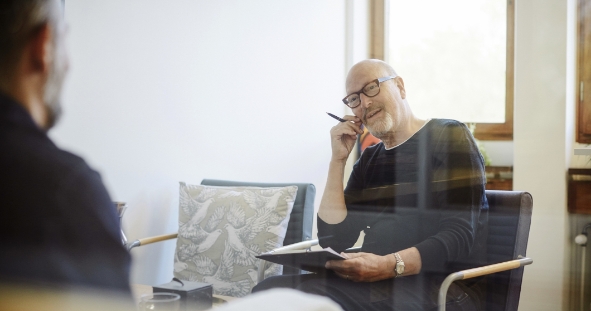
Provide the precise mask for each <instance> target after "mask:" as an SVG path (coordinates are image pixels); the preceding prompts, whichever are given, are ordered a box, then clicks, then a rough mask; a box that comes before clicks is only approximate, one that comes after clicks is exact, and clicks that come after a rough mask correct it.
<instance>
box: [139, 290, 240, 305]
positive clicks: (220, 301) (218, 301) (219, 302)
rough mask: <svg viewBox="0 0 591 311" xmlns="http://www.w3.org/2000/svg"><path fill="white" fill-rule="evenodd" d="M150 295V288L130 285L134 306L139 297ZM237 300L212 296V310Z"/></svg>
mask: <svg viewBox="0 0 591 311" xmlns="http://www.w3.org/2000/svg"><path fill="white" fill-rule="evenodd" d="M151 293H152V286H150V285H144V284H131V294H132V295H133V299H134V301H135V304H136V305H137V304H139V302H140V297H141V296H142V295H145V294H151ZM237 299H240V298H236V297H230V296H223V295H216V294H213V301H212V305H213V309H215V308H216V307H219V306H222V305H224V304H226V303H228V302H230V301H232V300H237Z"/></svg>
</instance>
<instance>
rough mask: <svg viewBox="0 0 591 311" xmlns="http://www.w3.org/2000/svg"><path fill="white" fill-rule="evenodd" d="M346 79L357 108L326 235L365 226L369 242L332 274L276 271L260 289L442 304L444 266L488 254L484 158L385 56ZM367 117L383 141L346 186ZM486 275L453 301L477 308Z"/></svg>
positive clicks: (334, 173)
mask: <svg viewBox="0 0 591 311" xmlns="http://www.w3.org/2000/svg"><path fill="white" fill-rule="evenodd" d="M346 89H347V94H348V95H347V96H346V97H345V98H344V99H343V102H344V104H345V105H347V106H349V108H351V110H352V111H353V114H354V115H352V116H351V115H347V116H344V117H343V120H344V121H345V122H340V123H339V124H337V125H336V126H334V127H333V128H332V129H331V131H330V135H331V146H332V158H331V161H330V164H329V171H328V178H327V183H326V188H325V190H324V194H323V196H322V200H321V203H320V209H319V211H318V219H317V225H318V238H319V240H320V245H321V246H322V247H331V248H332V249H334V250H335V251H338V252H342V251H344V250H345V249H347V248H349V247H351V246H353V245H354V243H355V242H356V241H357V239H358V237H359V233H360V231H364V232H365V237H364V242H363V246H362V249H361V252H360V253H347V254H345V253H343V254H344V256H345V257H347V259H346V260H332V261H329V262H328V263H327V264H326V268H327V269H328V270H329V272H328V273H326V274H325V275H303V276H292V277H275V278H270V279H268V280H266V281H264V282H263V283H261V284H260V285H258V286H257V287H256V288H255V291H258V290H262V289H266V288H271V287H277V286H280V287H281V286H287V287H294V288H297V289H299V290H302V291H305V292H309V293H315V294H319V295H324V296H327V297H329V298H331V299H333V300H334V301H336V302H338V303H339V304H340V305H341V306H342V307H343V308H344V309H345V310H434V309H436V308H437V291H438V288H439V285H440V284H441V282H442V281H443V279H444V278H445V276H447V275H448V274H449V273H451V272H453V271H457V270H461V269H464V268H469V267H473V266H476V265H479V264H482V263H483V262H484V261H485V256H486V253H485V251H486V250H485V249H484V245H485V242H486V241H485V239H486V230H487V219H488V203H487V201H486V196H485V192H484V186H485V183H486V179H485V175H484V161H483V159H482V156H481V155H480V153H479V151H478V148H477V146H476V144H475V142H474V139H473V137H472V135H471V133H470V132H469V131H468V129H467V128H466V126H465V125H464V124H462V123H460V122H458V121H454V120H447V119H431V120H423V119H420V118H417V117H416V116H415V115H414V114H413V113H412V110H411V108H410V105H409V103H408V101H407V94H406V90H405V88H404V82H403V80H402V78H401V77H399V76H398V75H397V74H396V72H395V71H394V69H392V67H390V66H389V65H388V64H386V63H385V62H383V61H379V60H365V61H362V62H360V63H358V64H356V65H355V66H353V67H352V68H351V70H350V71H349V74H348V76H347V80H346ZM433 104H436V103H433ZM362 125H363V126H365V127H367V129H368V130H369V132H370V133H371V134H373V135H374V136H375V137H377V138H379V139H380V140H381V142H380V143H379V144H377V145H375V146H372V147H368V148H367V149H366V150H365V151H364V152H363V154H362V155H361V157H360V158H359V160H358V161H357V162H356V163H355V166H354V168H353V172H352V173H351V176H350V177H349V180H348V183H347V187H346V188H345V189H343V182H342V181H343V179H344V177H345V176H344V168H345V163H346V161H347V158H348V157H349V155H350V153H351V151H352V150H353V147H354V145H355V142H356V140H357V137H358V135H360V134H362V133H363V129H362ZM481 283H482V280H481V279H472V280H469V281H467V282H456V283H454V284H453V285H452V288H450V290H449V292H448V304H447V307H448V310H478V309H479V308H480V304H481V303H480V301H479V299H480V298H481V297H480V295H479V293H480V290H481V286H482V284H481Z"/></svg>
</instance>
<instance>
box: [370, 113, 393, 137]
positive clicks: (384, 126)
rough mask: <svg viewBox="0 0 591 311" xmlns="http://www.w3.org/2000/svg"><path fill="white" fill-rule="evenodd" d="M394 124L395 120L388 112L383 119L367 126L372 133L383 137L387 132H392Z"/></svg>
mask: <svg viewBox="0 0 591 311" xmlns="http://www.w3.org/2000/svg"><path fill="white" fill-rule="evenodd" d="M393 125H394V121H393V120H392V117H391V116H390V115H389V114H386V115H385V116H384V119H383V120H380V121H379V122H375V123H374V124H373V125H371V126H370V125H367V124H366V125H365V126H366V127H367V130H368V131H369V132H370V133H371V135H373V136H374V137H376V138H379V139H381V137H384V136H386V134H388V133H389V132H390V130H391V129H392V126H393Z"/></svg>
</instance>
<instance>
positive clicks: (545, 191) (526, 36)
mask: <svg viewBox="0 0 591 311" xmlns="http://www.w3.org/2000/svg"><path fill="white" fill-rule="evenodd" d="M515 16H516V25H515V31H516V33H515V116H514V117H515V124H514V126H515V128H514V189H515V190H525V191H529V192H530V193H531V194H532V196H533V202H534V209H533V218H532V225H531V231H530V235H529V237H530V238H529V245H528V256H531V257H532V258H533V259H534V263H533V265H531V266H528V267H526V268H525V274H524V280H523V286H522V292H521V303H520V310H562V309H563V305H564V303H565V301H564V299H565V293H564V289H565V286H564V284H565V282H566V281H567V280H566V278H567V277H568V274H566V273H565V266H566V263H565V262H566V261H565V255H566V251H565V245H566V243H568V242H569V240H568V239H567V230H566V229H567V228H566V170H567V167H568V160H569V159H567V156H566V155H567V153H568V151H567V150H570V149H571V148H572V146H571V144H570V138H571V137H572V135H571V134H570V131H571V130H572V127H571V128H569V127H568V125H567V119H568V116H567V110H569V109H567V102H566V100H567V98H566V94H567V82H566V81H567V67H566V64H567V45H566V44H567V40H566V38H567V36H566V35H567V3H566V1H561V0H545V1H536V0H520V1H515ZM568 91H570V89H569V90H568ZM567 137H568V138H569V139H568V140H567ZM567 142H568V143H567ZM571 152H572V151H571Z"/></svg>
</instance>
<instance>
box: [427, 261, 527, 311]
mask: <svg viewBox="0 0 591 311" xmlns="http://www.w3.org/2000/svg"><path fill="white" fill-rule="evenodd" d="M519 257H520V258H519V259H515V260H510V261H505V262H501V263H497V264H493V265H488V266H482V267H477V268H473V269H468V270H462V271H458V272H454V273H452V274H450V275H448V276H447V277H446V278H445V280H443V283H441V287H440V288H439V296H438V299H437V304H438V310H439V311H445V296H447V290H448V289H449V286H450V285H451V283H453V282H455V281H458V280H465V279H470V278H475V277H478V276H483V275H488V274H493V273H497V272H502V271H507V270H512V269H517V268H520V267H523V266H525V265H530V264H532V263H533V262H534V261H533V260H532V259H531V258H528V257H521V256H519Z"/></svg>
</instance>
